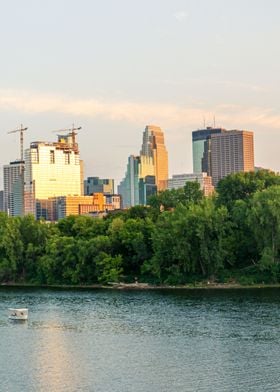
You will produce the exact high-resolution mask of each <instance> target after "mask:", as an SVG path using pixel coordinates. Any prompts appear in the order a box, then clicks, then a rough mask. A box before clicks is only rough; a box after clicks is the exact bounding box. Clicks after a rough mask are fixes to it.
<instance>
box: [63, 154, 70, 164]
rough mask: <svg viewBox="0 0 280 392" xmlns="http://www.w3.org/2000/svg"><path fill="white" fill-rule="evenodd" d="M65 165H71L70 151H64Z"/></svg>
mask: <svg viewBox="0 0 280 392" xmlns="http://www.w3.org/2000/svg"><path fill="white" fill-rule="evenodd" d="M64 158H65V165H70V152H65V153H64Z"/></svg>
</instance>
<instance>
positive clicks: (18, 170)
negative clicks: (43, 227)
mask: <svg viewBox="0 0 280 392" xmlns="http://www.w3.org/2000/svg"><path fill="white" fill-rule="evenodd" d="M23 175H24V162H23V161H20V160H19V161H14V162H10V164H9V165H5V166H4V194H3V204H4V205H3V207H4V211H6V212H7V214H8V215H11V216H21V215H23V212H24V211H23V202H24V197H23Z"/></svg>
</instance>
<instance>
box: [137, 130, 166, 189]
mask: <svg viewBox="0 0 280 392" xmlns="http://www.w3.org/2000/svg"><path fill="white" fill-rule="evenodd" d="M140 156H146V157H149V158H150V159H151V165H152V166H154V173H152V172H149V173H148V172H147V173H145V175H155V178H156V185H157V189H158V190H159V191H160V190H164V189H166V188H167V181H168V153H167V150H166V147H165V144H164V134H163V132H162V130H161V128H160V127H158V126H155V125H147V126H146V128H145V131H144V132H143V143H142V149H141V151H140Z"/></svg>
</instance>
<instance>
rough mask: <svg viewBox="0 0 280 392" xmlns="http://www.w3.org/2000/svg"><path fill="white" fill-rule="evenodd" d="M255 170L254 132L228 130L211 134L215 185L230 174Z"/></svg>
mask: <svg viewBox="0 0 280 392" xmlns="http://www.w3.org/2000/svg"><path fill="white" fill-rule="evenodd" d="M248 171H254V134H253V132H250V131H244V130H243V131H239V130H233V131H227V132H225V133H220V134H215V135H211V173H209V174H210V175H211V176H212V179H213V185H214V186H216V185H217V183H218V182H219V180H220V179H222V178H224V177H225V176H227V175H228V174H231V173H237V172H248Z"/></svg>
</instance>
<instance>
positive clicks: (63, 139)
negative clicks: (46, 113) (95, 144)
mask: <svg viewBox="0 0 280 392" xmlns="http://www.w3.org/2000/svg"><path fill="white" fill-rule="evenodd" d="M81 172H82V170H81V161H80V154H79V148H78V144H77V143H76V142H75V134H74V132H70V133H69V134H67V135H63V136H61V135H59V136H58V141H57V142H33V143H31V144H30V148H29V149H27V150H26V151H25V176H24V178H25V185H24V197H25V214H28V213H31V214H33V215H34V216H36V218H37V219H38V218H40V217H41V216H42V215H40V214H42V210H41V209H40V208H38V204H40V203H41V202H42V203H45V201H46V200H47V199H48V198H51V197H56V196H68V195H69V196H70V195H71V196H74V195H76V196H80V195H81V182H82V181H81ZM36 210H37V213H36ZM45 218H46V219H47V217H45Z"/></svg>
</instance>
